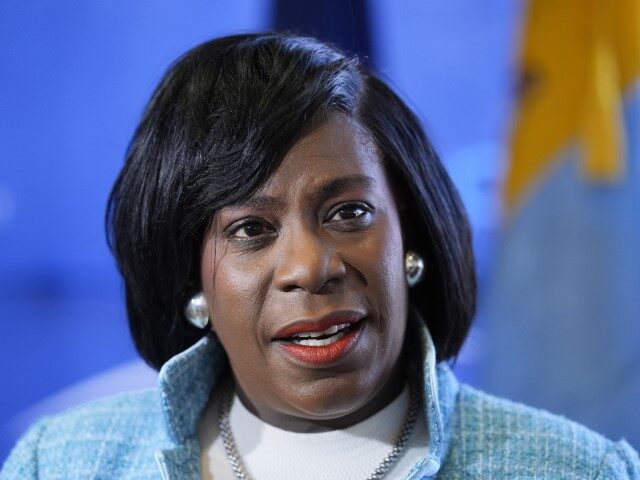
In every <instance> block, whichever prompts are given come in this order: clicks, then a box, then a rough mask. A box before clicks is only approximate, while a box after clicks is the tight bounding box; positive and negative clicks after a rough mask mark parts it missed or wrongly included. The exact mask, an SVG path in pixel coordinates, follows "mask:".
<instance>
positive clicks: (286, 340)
mask: <svg viewBox="0 0 640 480" xmlns="http://www.w3.org/2000/svg"><path fill="white" fill-rule="evenodd" d="M363 319H364V316H363V315H362V314H359V313H356V312H340V313H338V312H336V313H334V314H331V315H328V316H326V317H323V318H321V319H319V320H311V321H310V320H303V321H299V322H294V323H293V324H291V325H289V326H287V327H285V328H283V329H281V330H279V331H278V332H277V334H276V338H275V339H274V340H277V343H278V346H279V347H280V348H282V350H283V351H284V352H285V353H287V354H289V355H291V356H292V357H293V358H295V359H296V360H298V361H301V362H303V363H306V364H310V365H315V366H327V365H329V364H332V363H335V362H337V361H339V360H340V359H341V358H343V357H345V356H346V355H347V354H348V353H349V351H351V350H352V349H353V347H354V346H355V345H356V343H357V342H358V339H359V338H360V335H361V333H362V330H363V324H364V320H363ZM334 325H336V326H343V325H348V326H346V327H343V328H342V330H341V331H342V333H340V332H338V333H335V334H333V335H335V337H336V339H335V340H331V343H329V344H325V345H318V343H322V340H321V341H316V339H318V340H319V339H321V338H322V337H315V338H314V337H308V336H305V335H304V334H308V333H310V332H315V333H316V334H317V333H318V332H324V331H326V330H327V329H329V328H330V327H332V326H334ZM297 334H300V336H296V335H297ZM333 335H325V336H324V337H326V340H328V339H330V338H331V336H333ZM326 340H325V341H326ZM303 342H305V343H313V344H316V345H304V344H303Z"/></svg>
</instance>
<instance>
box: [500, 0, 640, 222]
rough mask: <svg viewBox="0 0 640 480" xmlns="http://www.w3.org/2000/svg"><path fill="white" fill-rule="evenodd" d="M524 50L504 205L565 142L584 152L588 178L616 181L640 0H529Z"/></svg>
mask: <svg viewBox="0 0 640 480" xmlns="http://www.w3.org/2000/svg"><path fill="white" fill-rule="evenodd" d="M521 51H522V57H521V81H520V85H519V99H518V101H519V105H518V108H517V112H516V117H515V126H514V130H513V133H512V139H511V163H510V165H509V170H508V172H507V177H506V182H505V198H506V204H507V208H508V209H510V210H513V208H514V207H515V206H516V205H517V204H519V203H520V202H521V201H522V200H523V198H524V197H526V195H527V194H528V193H529V192H530V191H531V190H533V189H534V188H535V186H536V184H537V183H538V182H539V181H541V180H542V179H543V178H544V176H545V173H546V172H547V171H548V170H549V169H550V168H551V167H552V165H553V163H554V162H555V161H556V160H558V157H559V156H560V155H561V153H562V151H563V149H565V148H567V147H569V146H576V147H578V148H580V150H581V153H582V155H581V158H582V172H583V174H584V178H585V180H587V181H592V182H604V183H613V182H615V181H617V180H618V179H620V178H621V177H622V176H623V174H624V170H625V162H626V152H625V151H624V145H625V132H624V127H623V119H622V107H623V104H622V102H623V100H624V95H625V92H626V91H627V89H628V88H629V87H630V86H631V85H632V84H634V83H635V82H636V81H637V80H638V77H639V76H640V0H530V3H529V7H528V12H527V20H526V24H525V30H524V36H523V39H522V47H521Z"/></svg>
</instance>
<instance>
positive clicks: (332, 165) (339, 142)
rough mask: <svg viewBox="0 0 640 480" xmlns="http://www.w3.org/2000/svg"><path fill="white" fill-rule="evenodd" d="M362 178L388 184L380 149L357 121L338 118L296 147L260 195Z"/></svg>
mask: <svg viewBox="0 0 640 480" xmlns="http://www.w3.org/2000/svg"><path fill="white" fill-rule="evenodd" d="M354 174H361V175H367V176H370V177H373V179H374V180H375V183H376V184H379V183H384V182H385V174H384V169H383V167H382V161H381V158H380V155H379V153H378V149H377V147H376V145H375V143H374V141H373V139H372V138H371V136H370V134H369V133H368V132H367V131H366V130H365V129H364V128H363V127H361V126H360V124H358V122H357V121H355V120H353V119H351V118H349V117H347V116H345V115H341V114H336V115H334V116H332V117H330V118H329V120H327V121H326V122H324V123H323V124H321V125H320V126H319V127H318V128H316V129H315V130H313V131H312V132H311V133H309V135H307V136H305V137H304V138H302V139H301V140H300V141H299V142H298V143H296V144H295V145H294V146H293V147H292V148H291V150H289V152H288V153H287V154H286V155H285V157H284V159H283V161H282V163H281V164H280V166H279V167H278V169H277V170H276V172H275V173H274V174H273V176H272V177H271V178H270V179H269V180H268V181H267V182H265V185H264V186H263V187H262V188H261V189H260V191H259V192H260V193H272V194H273V193H277V192H278V191H283V192H291V193H292V192H293V189H295V187H296V186H297V187H300V188H304V189H305V190H306V189H311V188H313V187H315V186H319V185H321V184H323V183H324V182H326V181H327V180H330V179H334V178H337V177H343V176H347V175H354Z"/></svg>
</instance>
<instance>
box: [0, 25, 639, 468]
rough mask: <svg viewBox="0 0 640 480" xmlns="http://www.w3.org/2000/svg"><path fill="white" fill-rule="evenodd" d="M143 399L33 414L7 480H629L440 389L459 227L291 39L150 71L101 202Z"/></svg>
mask: <svg viewBox="0 0 640 480" xmlns="http://www.w3.org/2000/svg"><path fill="white" fill-rule="evenodd" d="M108 224H109V227H110V237H109V238H110V244H111V246H112V250H113V252H114V255H115V257H116V259H117V261H118V265H119V268H120V271H121V273H122V275H123V278H124V281H125V288H126V301H127V309H128V315H129V319H130V325H131V332H132V334H133V338H134V340H135V343H136V345H137V347H138V350H139V351H140V354H141V355H142V356H143V358H144V359H145V360H146V361H147V362H148V363H149V364H151V365H152V366H154V367H155V368H157V369H159V370H160V374H159V388H158V391H157V392H156V391H146V392H141V393H133V394H126V395H120V396H117V397H114V398H109V399H105V400H102V401H98V402H94V403H92V404H89V405H86V406H83V407H80V408H77V409H74V410H72V411H70V412H67V413H64V414H62V415H59V416H55V417H52V418H47V419H44V420H42V421H40V422H39V423H37V424H36V425H35V426H34V427H32V429H31V430H30V431H29V432H28V433H27V434H26V435H25V437H24V438H23V439H22V440H21V441H20V442H19V444H18V446H17V447H16V448H15V450H14V451H13V453H12V455H11V457H10V458H9V460H8V461H7V463H6V464H5V466H4V470H3V473H2V474H1V475H0V477H2V478H3V479H9V478H158V476H159V474H160V475H161V476H162V478H165V479H169V478H170V479H184V478H214V479H216V480H218V479H231V478H257V479H266V478H310V479H311V478H314V479H315V478H326V479H343V478H348V479H356V478H383V477H384V478H399V479H404V478H407V479H409V478H410V479H422V478H434V477H436V476H437V477H438V478H511V477H518V478H524V477H526V478H531V477H534V478H565V477H579V478H640V473H639V472H640V467H639V462H638V457H637V454H636V453H635V452H634V451H633V450H632V449H631V447H629V445H628V444H626V443H625V442H624V441H620V442H617V443H613V442H610V441H608V440H606V439H604V438H602V437H600V436H599V435H597V434H595V433H592V432H590V431H588V430H587V429H585V428H583V427H580V426H578V425H576V424H574V423H572V422H570V421H568V420H565V419H562V418H558V417H555V416H553V415H551V414H548V413H545V412H541V411H537V410H533V409H529V408H527V407H524V406H521V405H516V404H513V403H509V402H508V401H505V400H499V399H496V398H493V397H491V396H489V395H486V394H483V393H480V392H478V391H475V390H473V389H472V388H470V387H467V386H464V385H459V384H458V383H457V381H456V379H455V377H454V376H453V374H452V373H451V371H450V370H449V368H448V366H447V360H451V359H454V358H455V356H456V355H457V354H458V352H459V350H460V347H461V345H462V343H463V341H464V338H465V336H466V334H467V331H468V329H469V325H470V322H471V319H472V316H473V313H474V304H475V294H476V285H475V278H474V266H473V255H472V252H471V241H470V231H469V226H468V222H467V219H466V216H465V213H464V209H463V207H462V205H461V202H460V199H459V198H458V195H457V193H456V191H455V188H454V187H453V185H452V184H451V182H450V180H449V179H448V177H447V175H446V173H445V171H444V170H443V168H442V165H441V164H440V162H439V160H438V158H437V156H436V154H435V153H434V151H433V149H432V147H431V145H430V144H429V142H428V140H427V138H426V137H425V135H424V133H423V131H422V129H421V127H420V125H419V123H418V121H417V120H416V118H415V116H414V115H413V114H412V113H411V111H410V110H409V109H408V108H407V107H406V106H405V105H404V103H403V102H402V101H401V100H400V99H399V98H398V97H397V96H396V95H395V94H394V93H393V92H392V91H391V90H390V89H389V88H388V87H387V86H386V85H385V84H384V83H383V82H382V81H381V80H380V79H378V78H377V77H376V76H375V75H373V74H372V73H370V72H369V71H368V70H367V69H366V68H364V67H363V66H361V65H359V64H358V62H357V60H356V59H354V58H350V57H348V56H345V55H344V54H342V53H340V52H338V51H337V50H335V49H334V48H332V47H330V46H327V45H325V44H322V43H320V42H318V41H316V40H314V39H310V38H301V37H296V36H290V35H282V34H257V35H239V36H232V37H226V38H221V39H218V40H214V41H211V42H208V43H205V44H203V45H201V46H199V47H197V48H195V49H194V50H192V51H190V52H188V53H187V54H186V55H185V56H184V57H182V58H181V59H179V60H178V62H177V63H176V64H175V65H173V66H172V67H171V69H170V70H169V72H168V73H167V74H166V75H165V77H164V78H163V80H162V81H161V83H160V85H159V87H158V88H157V90H156V91H155V93H154V95H153V97H152V99H151V101H150V103H149V105H148V107H147V109H146V111H145V113H144V116H143V118H142V121H141V122H140V125H139V127H138V129H137V131H136V133H135V135H134V138H133V141H132V143H131V145H130V148H129V151H128V154H127V159H126V164H125V166H124V168H123V170H122V172H121V174H120V176H119V178H118V180H117V182H116V184H115V186H114V189H113V192H112V194H111V198H110V202H109V210H108Z"/></svg>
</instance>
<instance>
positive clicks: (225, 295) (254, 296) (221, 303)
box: [201, 247, 265, 355]
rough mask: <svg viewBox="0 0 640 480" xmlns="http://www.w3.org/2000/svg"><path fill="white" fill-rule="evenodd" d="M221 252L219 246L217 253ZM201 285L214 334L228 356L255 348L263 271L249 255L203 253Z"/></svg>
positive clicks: (262, 299)
mask: <svg viewBox="0 0 640 480" xmlns="http://www.w3.org/2000/svg"><path fill="white" fill-rule="evenodd" d="M221 250H223V249H222V248H220V247H218V248H217V251H218V252H220V251H221ZM201 275H202V285H203V289H204V292H205V296H206V298H207V303H208V305H209V312H210V315H211V322H212V325H213V328H214V330H215V331H216V334H217V335H218V337H219V338H220V340H221V341H222V343H223V345H224V346H225V349H226V350H227V353H229V354H230V355H231V354H232V352H233V351H234V350H236V349H234V348H232V346H233V345H236V344H238V343H241V344H242V345H241V350H243V349H246V348H248V349H250V348H251V345H255V342H254V341H253V339H255V338H256V335H257V333H256V332H257V322H256V321H255V320H256V318H259V315H260V312H261V310H262V308H263V305H264V285H265V275H264V268H261V267H260V263H259V262H256V261H255V259H253V260H252V259H250V258H249V257H248V256H245V257H243V256H239V255H235V254H222V255H220V254H218V255H217V256H216V251H215V248H214V249H211V248H209V249H208V250H205V252H204V255H203V258H202V271H201Z"/></svg>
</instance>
